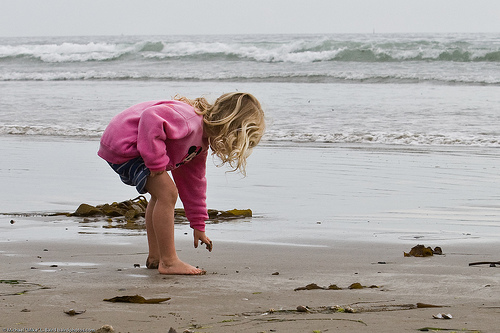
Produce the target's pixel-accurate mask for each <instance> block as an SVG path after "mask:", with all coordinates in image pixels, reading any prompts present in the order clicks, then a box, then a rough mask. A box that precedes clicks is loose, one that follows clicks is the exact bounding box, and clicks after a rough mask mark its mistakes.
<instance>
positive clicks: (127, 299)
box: [104, 295, 171, 304]
mask: <svg viewBox="0 0 500 333" xmlns="http://www.w3.org/2000/svg"><path fill="white" fill-rule="evenodd" d="M170 299H171V298H170V297H167V298H150V299H146V298H144V297H142V296H140V295H134V296H116V297H113V298H107V299H104V301H106V302H112V303H116V302H120V303H138V304H159V303H162V302H165V301H168V300H170Z"/></svg>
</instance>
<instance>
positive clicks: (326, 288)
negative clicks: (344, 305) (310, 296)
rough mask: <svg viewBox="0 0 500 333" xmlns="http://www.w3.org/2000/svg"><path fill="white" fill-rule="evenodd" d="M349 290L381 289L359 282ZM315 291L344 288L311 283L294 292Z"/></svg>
mask: <svg viewBox="0 0 500 333" xmlns="http://www.w3.org/2000/svg"><path fill="white" fill-rule="evenodd" d="M347 288H348V289H364V288H371V289H375V288H380V287H379V286H376V285H371V286H369V287H367V286H363V285H361V283H359V282H355V283H353V284H351V285H350V286H349V287H347ZM315 289H320V290H342V288H340V287H339V286H337V285H336V284H331V285H329V286H328V287H320V286H318V285H317V284H316V283H310V284H308V285H306V286H305V287H299V288H295V289H294V291H299V290H315Z"/></svg>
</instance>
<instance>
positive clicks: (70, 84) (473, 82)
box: [0, 34, 500, 242]
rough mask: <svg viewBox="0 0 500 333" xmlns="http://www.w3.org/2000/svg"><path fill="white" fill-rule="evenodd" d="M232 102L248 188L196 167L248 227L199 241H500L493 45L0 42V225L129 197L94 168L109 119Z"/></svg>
mask: <svg viewBox="0 0 500 333" xmlns="http://www.w3.org/2000/svg"><path fill="white" fill-rule="evenodd" d="M235 90H238V91H248V92H251V93H253V94H254V95H255V96H256V97H257V98H258V99H259V100H260V101H261V103H262V105H263V108H264V110H265V113H266V117H267V124H268V126H267V131H266V134H265V136H264V138H263V140H262V143H261V145H262V146H264V149H262V150H259V149H256V151H255V153H254V155H255V156H252V157H251V158H250V160H249V177H247V178H246V179H240V178H239V177H238V176H235V175H228V174H224V172H221V171H220V170H218V169H217V170H216V168H215V167H213V165H211V163H209V164H210V165H211V166H210V167H209V169H208V176H209V193H208V194H209V205H210V207H211V208H215V209H232V208H252V209H253V210H254V212H255V213H256V214H257V215H258V218H256V219H253V222H252V223H251V224H248V223H234V224H229V225H220V226H219V225H213V226H211V230H214V231H216V232H219V233H221V235H223V234H224V233H227V232H229V231H228V230H233V231H234V232H235V234H233V235H232V236H230V237H234V238H235V239H236V238H237V239H239V240H241V239H243V238H244V237H250V238H251V237H253V238H252V241H256V240H260V241H262V240H263V239H268V240H269V241H271V242H274V241H276V239H273V238H272V237H274V236H273V235H277V234H282V235H285V234H286V235H289V237H294V236H293V235H295V236H296V237H297V238H304V237H306V236H308V237H310V238H311V239H316V240H317V239H318V234H317V232H320V234H319V235H320V238H322V239H324V240H330V239H334V238H337V239H338V238H339V237H340V238H343V239H346V238H349V237H356V235H359V234H362V233H363V232H365V231H366V232H368V231H367V230H370V231H369V232H368V234H369V235H371V236H373V235H378V237H379V238H382V239H387V237H389V238H391V237H392V238H391V239H394V238H395V239H400V240H413V239H416V238H414V237H424V238H423V239H424V240H425V239H439V240H442V239H445V240H446V239H448V240H449V239H452V240H463V239H468V238H470V237H474V235H478V234H480V235H482V236H481V237H483V238H481V239H484V237H485V235H489V236H490V237H493V238H494V237H496V235H500V229H499V228H500V206H499V205H498V199H499V198H500V190H498V189H499V188H500V173H499V172H498V167H497V165H498V161H499V160H500V159H499V152H500V150H499V149H500V126H499V125H500V34H394V35H391V34H369V35H350V34H342V35H245V36H114V37H109V36H108V37H102V36H101V37H92V36H89V37H47V38H43V37H36V38H35V37H33V38H15V39H13V38H12V39H11V38H0V142H1V143H2V145H1V146H0V153H1V155H2V159H1V161H0V180H1V181H2V183H3V188H4V191H2V194H1V195H0V202H1V206H0V213H1V212H23V211H28V212H33V211H35V212H39V211H71V210H72V209H74V208H75V207H76V206H77V205H78V204H79V203H80V202H82V201H87V202H89V201H90V203H93V204H98V203H102V201H108V200H109V201H113V200H121V199H128V198H131V197H133V196H135V192H134V191H133V189H130V188H128V187H124V185H122V184H121V183H120V182H119V181H118V180H117V179H116V177H115V175H114V174H113V173H112V171H110V170H108V169H109V168H107V167H106V165H105V163H101V162H102V161H100V160H99V159H98V158H97V157H96V156H95V151H96V150H97V147H98V140H99V138H100V136H101V134H102V132H103V130H104V129H105V127H106V126H107V124H108V122H109V120H110V119H111V118H112V117H113V116H114V115H115V114H116V113H118V112H120V111H122V110H123V109H125V108H127V107H129V106H130V105H132V104H135V103H139V102H142V101H146V100H157V99H168V98H171V97H173V96H175V95H176V94H180V95H184V96H187V97H189V98H195V97H198V96H201V95H203V96H205V97H207V98H208V99H211V100H215V98H217V97H218V96H219V95H220V94H222V93H225V92H229V91H235ZM301 149H306V150H301ZM74 172H76V173H77V174H75V173H74ZM82 174H85V175H88V177H89V179H88V180H86V179H85V176H82ZM292 176H293V177H292ZM97 187H99V190H98V191H96V188H97ZM103 188H104V189H106V190H103ZM249 198H250V199H249ZM89 199H92V200H95V201H94V202H92V200H89ZM246 203H250V204H251V207H249V206H247V205H246ZM318 222H321V223H320V224H319V223H318ZM55 223H58V222H55ZM101 230H102V229H101ZM105 230H106V232H109V229H105ZM281 230H287V233H283V232H282V231H281ZM252 232H253V233H252ZM243 233H244V235H245V236H243ZM249 234H252V235H253V236H248V235H249ZM290 235H292V236H290ZM464 235H465V236H464ZM470 235H472V236H470ZM365 236H366V234H365ZM224 237H227V234H226V236H221V238H224ZM418 239H421V238H418ZM302 241H303V240H302Z"/></svg>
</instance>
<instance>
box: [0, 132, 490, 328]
mask: <svg viewBox="0 0 500 333" xmlns="http://www.w3.org/2000/svg"><path fill="white" fill-rule="evenodd" d="M0 141H1V143H2V144H3V145H2V146H1V147H2V149H3V150H4V154H3V155H4V156H8V159H2V160H1V161H0V170H1V173H0V181H2V183H3V185H4V189H5V191H3V192H2V195H1V197H0V200H1V202H2V213H5V212H13V211H18V212H21V213H23V212H24V213H29V212H44V211H45V212H53V211H67V212H72V211H74V210H76V208H77V207H78V205H79V204H80V203H89V204H103V203H106V202H108V203H109V202H112V201H121V200H127V199H131V198H134V197H136V196H137V194H136V193H135V191H134V190H133V188H129V187H127V186H125V185H123V184H121V182H120V181H119V179H117V177H116V175H114V174H113V171H112V170H111V169H110V168H109V167H107V166H106V165H105V163H104V162H103V161H101V160H100V159H99V158H98V157H97V156H96V155H95V151H96V143H97V142H96V141H95V142H94V141H92V142H88V141H79V140H70V141H58V144H57V145H53V141H50V142H47V141H44V140H39V141H30V140H21V141H22V142H20V141H18V140H16V139H13V138H4V137H2V138H0ZM56 146H57V147H56ZM472 157H473V158H472ZM497 164H498V157H497V156H495V154H483V153H480V152H478V153H477V154H470V153H467V152H464V153H461V154H457V153H450V154H440V153H438V152H436V153H432V152H431V153H429V152H412V153H409V154H407V153H404V152H403V153H402V152H399V151H394V150H390V149H389V150H377V151H373V150H372V151H370V150H363V149H348V148H340V147H336V148H333V149H325V148H314V147H313V148H301V147H266V146H263V147H261V148H260V149H256V150H255V152H254V154H253V155H252V157H251V158H250V159H249V166H248V173H249V174H248V177H246V178H242V177H241V176H238V175H235V174H231V173H225V170H224V169H218V168H216V167H215V166H214V165H213V163H212V162H211V161H210V160H209V162H208V169H207V177H208V181H209V192H208V207H209V208H214V209H218V210H228V209H234V208H237V209H247V208H250V209H252V210H253V212H254V217H253V218H251V219H246V220H245V219H242V220H234V221H231V222H224V223H219V224H208V225H207V234H208V235H209V236H210V238H211V239H212V240H213V241H214V251H213V252H211V253H209V252H207V251H206V250H204V249H203V248H198V249H194V248H193V245H192V235H191V231H190V228H189V226H187V225H176V247H177V250H178V251H179V256H180V258H181V259H182V260H184V261H186V262H188V263H190V264H192V265H196V266H200V268H203V269H206V270H207V272H208V274H207V275H205V276H195V277H187V276H162V275H160V274H158V273H157V271H155V270H148V269H146V268H145V267H144V266H145V260H146V257H147V253H146V252H147V242H146V237H145V232H144V231H143V230H139V231H138V230H136V229H134V230H131V229H124V228H108V227H109V223H110V222H109V221H107V220H105V219H102V220H85V219H78V218H74V217H71V218H68V217H66V216H64V217H49V216H36V215H29V214H26V215H28V216H9V215H0V234H1V235H2V238H1V239H0V245H1V246H0V267H2V272H1V273H0V280H2V281H11V282H12V281H17V282H18V283H17V284H16V283H5V282H2V283H0V299H1V300H2V301H3V303H2V313H3V314H5V315H4V317H3V318H5V319H2V321H0V328H1V329H6V330H9V329H22V328H30V327H31V328H36V327H38V328H41V327H51V328H57V329H69V328H71V329H89V330H91V329H92V330H97V329H98V328H99V327H101V326H103V325H105V324H108V325H111V326H113V327H114V328H115V331H116V332H123V333H125V332H140V331H149V332H155V331H168V329H169V328H170V327H173V328H174V329H175V330H177V332H183V331H184V330H186V329H189V330H191V331H193V332H200V333H208V332H217V333H225V332H235V331H238V332H253V333H255V332H266V333H267V332H271V331H272V332H313V331H321V332H327V331H335V332H384V333H386V332H389V333H392V332H394V333H396V332H397V333H399V332H415V331H417V330H418V329H421V328H425V327H436V328H443V329H445V328H446V329H455V330H465V331H463V332H477V331H479V332H481V333H486V332H495V331H496V330H498V323H497V319H496V318H498V315H499V313H500V303H499V301H498V299H499V298H500V283H499V282H498V281H500V270H498V268H499V267H489V266H487V265H479V266H469V263H472V262H480V261H488V262H496V261H498V260H499V259H500V258H498V253H500V242H499V241H498V239H499V238H498V237H499V236H500V226H499V225H498V220H499V216H500V206H498V198H499V195H498V188H500V178H498V168H497ZM10 220H14V223H13V224H11V223H10ZM112 223H115V222H112ZM417 244H423V245H425V246H431V247H433V248H434V247H436V246H440V247H441V248H442V249H443V252H444V255H443V256H437V255H436V256H433V257H427V258H415V257H412V258H406V257H404V256H403V252H409V251H410V249H411V248H412V247H413V246H415V245H417ZM137 265H138V267H135V266H137ZM274 273H279V274H276V275H275V274H274ZM312 283H315V284H317V285H318V286H320V287H325V288H327V287H328V286H330V285H332V284H335V285H337V286H338V287H339V288H341V289H342V290H325V289H319V290H300V291H296V290H295V289H297V288H302V287H305V286H307V285H309V284H312ZM353 283H360V284H361V285H362V286H367V287H368V286H372V285H374V286H377V288H363V289H360V290H355V289H349V286H350V285H351V284H353ZM126 295H128V296H132V295H140V296H143V297H145V298H148V299H149V298H168V297H170V298H171V299H170V300H168V301H166V302H163V303H160V304H128V303H110V302H105V301H103V299H108V298H112V297H115V296H126ZM417 303H426V304H431V305H439V306H442V307H439V308H418V307H417V306H416V304H417ZM336 305H338V306H340V307H342V308H344V309H345V308H346V307H347V306H349V307H352V308H353V309H354V310H355V312H354V313H345V312H344V313H340V312H335V311H333V310H332V307H333V306H336ZM298 306H303V307H306V310H307V311H306V312H298V311H297V307H298ZM70 309H74V310H75V311H85V312H84V313H81V314H78V315H75V316H70V315H68V314H66V313H64V311H68V310H70ZM271 309H274V310H273V311H270V310H271ZM439 313H445V314H448V313H450V314H452V316H453V319H450V320H440V319H434V318H433V315H437V314H439Z"/></svg>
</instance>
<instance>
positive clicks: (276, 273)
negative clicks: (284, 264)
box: [271, 272, 280, 275]
mask: <svg viewBox="0 0 500 333" xmlns="http://www.w3.org/2000/svg"><path fill="white" fill-rule="evenodd" d="M271 275H280V272H274V273H273V274H271Z"/></svg>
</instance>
